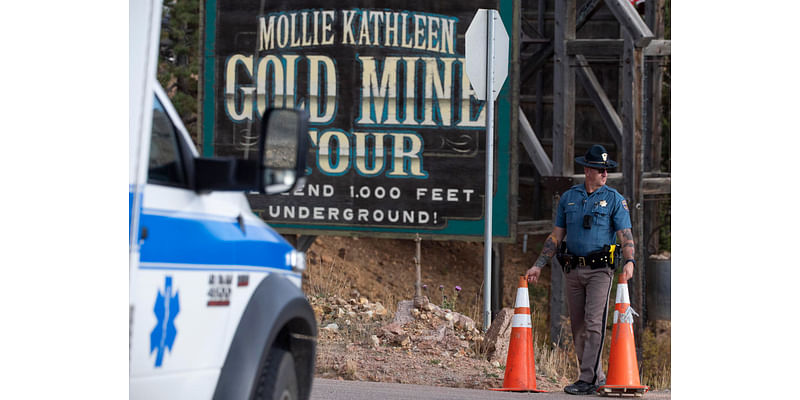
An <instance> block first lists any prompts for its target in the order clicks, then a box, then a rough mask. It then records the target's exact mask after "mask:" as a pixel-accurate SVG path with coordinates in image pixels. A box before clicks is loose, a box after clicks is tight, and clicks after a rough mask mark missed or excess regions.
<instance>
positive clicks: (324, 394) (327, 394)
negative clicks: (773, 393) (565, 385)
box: [311, 378, 671, 400]
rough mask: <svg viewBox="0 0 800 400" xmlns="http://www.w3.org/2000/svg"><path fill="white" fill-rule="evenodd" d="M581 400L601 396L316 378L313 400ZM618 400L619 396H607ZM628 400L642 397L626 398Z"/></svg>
mask: <svg viewBox="0 0 800 400" xmlns="http://www.w3.org/2000/svg"><path fill="white" fill-rule="evenodd" d="M670 396H671V395H670V392H666V391H657V392H647V393H646V394H645V395H644V397H643V399H648V400H651V399H652V400H655V399H658V400H663V399H670V398H671V397H670ZM536 398H541V399H547V400H578V399H595V398H597V399H599V398H601V397H599V396H571V395H568V394H566V393H564V392H563V391H559V392H550V393H509V392H495V391H493V390H476V389H456V388H444V387H437V386H422V385H402V384H399V383H379V382H360V381H339V380H333V379H320V378H314V386H313V388H312V389H311V400H376V399H381V400H408V399H425V400H451V399H462V400H513V399H526V400H531V399H536ZM607 398H608V399H617V398H618V397H616V396H611V397H607ZM624 398H626V399H630V398H637V399H638V398H641V397H631V396H626V397H624Z"/></svg>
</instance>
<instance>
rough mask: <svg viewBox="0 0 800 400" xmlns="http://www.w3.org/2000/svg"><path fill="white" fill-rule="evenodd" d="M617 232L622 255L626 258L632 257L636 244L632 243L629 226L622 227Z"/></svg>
mask: <svg viewBox="0 0 800 400" xmlns="http://www.w3.org/2000/svg"><path fill="white" fill-rule="evenodd" d="M617 233H618V236H619V238H620V242H621V243H622V255H623V257H625V259H626V260H629V259H632V258H634V254H635V253H636V246H635V245H634V243H633V233H632V232H631V230H630V228H628V229H623V230H621V231H619V232H617Z"/></svg>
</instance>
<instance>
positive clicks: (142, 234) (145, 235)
mask: <svg viewBox="0 0 800 400" xmlns="http://www.w3.org/2000/svg"><path fill="white" fill-rule="evenodd" d="M139 237H140V238H141V240H145V239H147V227H146V226H143V227H142V232H141V233H140V234H139Z"/></svg>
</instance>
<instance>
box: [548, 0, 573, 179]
mask: <svg viewBox="0 0 800 400" xmlns="http://www.w3.org/2000/svg"><path fill="white" fill-rule="evenodd" d="M555 3H556V8H555V37H554V38H553V43H554V49H555V58H554V59H553V61H554V71H553V97H554V103H553V174H554V175H557V176H569V175H572V173H573V170H574V163H575V160H574V159H575V146H574V144H575V73H574V71H573V70H572V67H571V66H572V64H574V57H572V56H569V55H567V41H569V40H574V39H575V11H576V3H577V0H563V1H556V2H555Z"/></svg>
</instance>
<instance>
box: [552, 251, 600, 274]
mask: <svg viewBox="0 0 800 400" xmlns="http://www.w3.org/2000/svg"><path fill="white" fill-rule="evenodd" d="M556 257H557V259H558V262H559V263H561V267H562V268H563V269H564V272H566V273H568V272H570V271H571V270H573V269H576V268H590V269H600V268H611V269H614V263H613V262H612V258H611V246H608V245H606V246H603V249H602V250H599V251H595V252H593V253H589V254H587V255H585V256H577V255H574V254H570V253H569V252H567V251H566V249H563V248H562V251H560V252H559V253H558V254H557V256H556Z"/></svg>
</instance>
